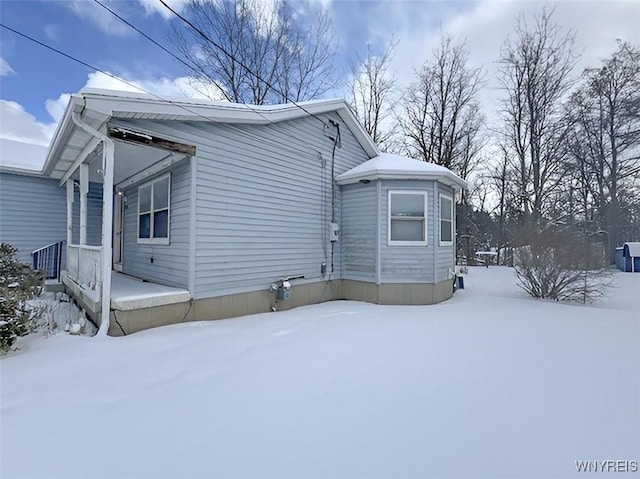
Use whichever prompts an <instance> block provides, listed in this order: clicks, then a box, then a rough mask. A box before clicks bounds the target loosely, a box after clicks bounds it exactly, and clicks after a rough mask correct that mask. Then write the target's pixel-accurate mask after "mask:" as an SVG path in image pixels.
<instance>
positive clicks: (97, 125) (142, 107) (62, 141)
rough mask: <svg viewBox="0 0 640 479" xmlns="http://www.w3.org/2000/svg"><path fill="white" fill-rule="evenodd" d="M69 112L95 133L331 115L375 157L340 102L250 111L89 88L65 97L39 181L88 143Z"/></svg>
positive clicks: (65, 165) (222, 104)
mask: <svg viewBox="0 0 640 479" xmlns="http://www.w3.org/2000/svg"><path fill="white" fill-rule="evenodd" d="M73 112H75V113H76V114H78V115H80V116H81V117H82V121H83V122H84V123H86V124H88V125H89V126H90V127H92V128H94V129H97V130H100V129H101V128H102V127H103V126H104V125H105V124H106V123H107V122H108V121H109V120H111V119H112V118H117V119H145V120H159V121H194V122H196V121H200V122H207V121H208V122H221V123H245V124H268V123H276V122H280V121H287V120H293V119H297V118H305V117H309V116H310V115H318V114H323V113H329V112H335V113H337V114H338V115H339V116H340V118H341V120H342V121H343V122H344V123H345V125H346V126H347V128H349V130H350V131H351V132H352V133H353V135H354V136H355V138H356V139H357V141H358V142H359V143H360V145H361V146H362V148H363V149H364V150H365V151H366V152H367V154H368V155H369V157H374V156H376V155H378V154H379V153H380V152H379V150H378V148H377V147H376V145H375V143H374V142H373V140H372V139H371V137H370V136H369V135H368V134H367V132H366V131H365V129H364V128H363V127H362V125H361V124H360V122H359V121H358V120H357V119H356V117H355V115H354V114H353V112H352V111H351V109H350V108H349V106H348V105H347V103H346V102H345V101H344V100H343V99H333V100H317V101H305V102H298V103H297V104H295V105H294V104H289V103H288V104H284V105H262V106H256V105H244V104H238V103H229V102H222V101H211V100H200V99H192V98H159V97H156V96H153V95H148V94H143V93H132V92H122V91H113V90H102V89H93V88H92V89H85V90H83V91H81V92H80V93H76V94H74V95H71V98H70V100H69V104H68V105H67V108H66V110H65V113H64V116H63V118H62V120H61V121H60V124H59V125H58V128H57V130H56V132H55V134H54V137H53V140H52V142H51V146H50V147H49V151H48V154H47V160H46V162H45V165H44V168H43V170H42V171H43V173H44V174H45V175H48V176H52V177H54V178H61V177H62V176H63V175H64V173H65V172H66V171H67V169H68V168H69V167H70V166H71V165H72V164H73V162H74V161H75V159H76V158H77V156H78V154H79V153H80V152H81V151H82V149H83V148H84V147H85V146H86V145H88V144H89V142H90V141H91V140H92V137H91V135H89V134H88V133H86V132H84V131H82V130H80V129H79V128H78V127H76V126H75V124H74V122H73V119H72V113H73Z"/></svg>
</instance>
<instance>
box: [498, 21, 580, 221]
mask: <svg viewBox="0 0 640 479" xmlns="http://www.w3.org/2000/svg"><path fill="white" fill-rule="evenodd" d="M552 15H553V11H547V10H544V9H543V10H542V12H541V13H539V14H537V15H535V16H534V19H533V24H532V25H529V24H528V23H527V21H526V19H525V18H524V16H520V17H519V19H518V23H517V25H516V27H515V34H516V35H515V38H514V39H508V40H507V41H506V42H505V44H504V45H503V47H502V52H501V59H500V66H499V73H498V79H499V81H500V84H501V86H502V89H503V90H504V92H505V96H506V98H505V100H504V102H503V108H502V114H503V117H504V123H505V126H506V128H505V130H506V131H507V136H508V139H509V147H510V150H511V152H512V154H511V156H512V158H513V160H512V162H513V165H512V166H513V167H514V168H515V170H516V171H517V174H518V176H517V182H518V183H517V184H518V189H519V203H520V205H519V206H520V208H521V209H522V210H523V211H524V212H525V214H528V213H532V215H533V219H534V220H538V219H539V218H540V217H541V216H542V215H543V214H544V213H545V208H546V207H547V206H548V200H549V199H550V195H549V194H550V192H552V191H553V190H554V188H555V187H556V186H557V184H558V181H559V179H560V166H561V164H562V161H561V160H562V157H561V153H562V142H563V141H564V137H565V133H566V127H565V125H564V124H563V115H562V100H563V99H564V98H565V97H566V96H567V95H568V92H569V88H570V87H571V79H570V74H571V71H572V70H573V67H574V66H575V64H576V61H577V58H578V57H577V55H576V54H575V53H574V41H575V34H574V33H573V32H570V31H569V32H565V31H564V30H563V29H562V28H561V27H560V26H559V25H558V24H556V23H553V22H552Z"/></svg>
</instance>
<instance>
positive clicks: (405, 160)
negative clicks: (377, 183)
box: [336, 153, 467, 189]
mask: <svg viewBox="0 0 640 479" xmlns="http://www.w3.org/2000/svg"><path fill="white" fill-rule="evenodd" d="M378 179H385V180H437V181H440V182H442V183H445V184H447V185H449V186H451V187H453V188H454V189H461V188H466V187H467V183H466V181H464V180H463V179H462V178H460V177H459V176H458V175H456V174H455V173H454V172H453V171H451V170H449V169H448V168H445V167H444V166H440V165H436V164H435V163H427V162H426V161H421V160H416V159H414V158H409V157H408V156H400V155H391V154H389V153H382V154H380V155H378V156H376V157H375V158H372V159H371V160H369V161H365V162H364V163H362V164H360V165H358V166H356V167H355V168H351V169H350V170H348V171H345V172H344V173H342V174H341V175H339V176H338V177H337V178H336V181H337V182H338V184H341V185H348V184H350V183H357V182H359V181H362V180H378Z"/></svg>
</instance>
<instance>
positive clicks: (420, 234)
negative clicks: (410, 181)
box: [388, 190, 427, 246]
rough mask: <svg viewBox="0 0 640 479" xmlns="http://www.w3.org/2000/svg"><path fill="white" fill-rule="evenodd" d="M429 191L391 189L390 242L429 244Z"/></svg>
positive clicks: (412, 244) (398, 243)
mask: <svg viewBox="0 0 640 479" xmlns="http://www.w3.org/2000/svg"><path fill="white" fill-rule="evenodd" d="M426 213H427V192H426V191H415V190H390V191H389V231H388V237H389V240H388V242H389V244H390V245H406V246H421V245H426V244H427V221H426Z"/></svg>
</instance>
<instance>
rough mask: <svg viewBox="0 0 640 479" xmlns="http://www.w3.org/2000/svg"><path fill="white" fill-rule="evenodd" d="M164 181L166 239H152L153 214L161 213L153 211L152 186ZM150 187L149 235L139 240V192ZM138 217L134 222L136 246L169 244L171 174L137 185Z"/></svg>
mask: <svg viewBox="0 0 640 479" xmlns="http://www.w3.org/2000/svg"><path fill="white" fill-rule="evenodd" d="M165 179H169V182H168V185H167V189H168V191H167V208H166V209H167V237H166V238H154V237H153V233H154V225H153V216H154V213H155V212H156V211H161V210H160V209H158V210H155V209H154V208H153V189H154V185H155V184H156V183H158V182H160V181H162V180H165ZM150 185H151V209H150V211H149V213H150V216H151V217H150V219H149V233H150V238H140V190H141V189H142V188H145V187H147V186H150ZM137 192H138V215H137V217H136V221H137V223H138V224H137V226H136V229H137V237H138V244H157V245H165V246H166V245H169V244H170V237H171V173H167V174H166V175H162V176H158V177H157V178H154V179H153V180H151V181H147V182H146V183H142V184H140V185H138V190H137ZM162 210H164V208H162Z"/></svg>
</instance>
